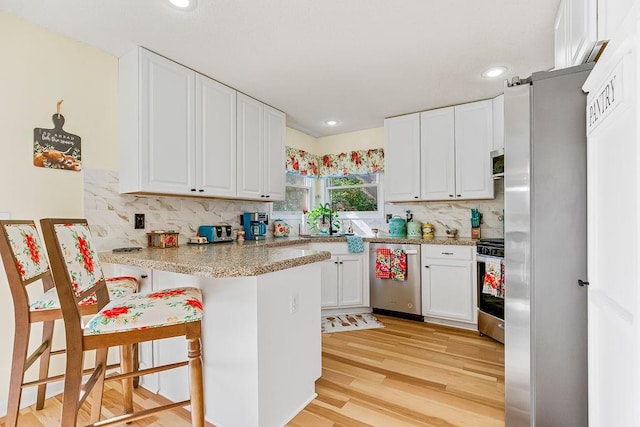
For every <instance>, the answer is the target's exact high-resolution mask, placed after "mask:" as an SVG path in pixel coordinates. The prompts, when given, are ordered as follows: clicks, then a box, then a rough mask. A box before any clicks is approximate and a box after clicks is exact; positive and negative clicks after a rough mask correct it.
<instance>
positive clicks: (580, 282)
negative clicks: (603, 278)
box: [578, 279, 589, 286]
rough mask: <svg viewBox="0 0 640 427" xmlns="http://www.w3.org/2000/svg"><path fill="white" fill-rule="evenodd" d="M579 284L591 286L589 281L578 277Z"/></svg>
mask: <svg viewBox="0 0 640 427" xmlns="http://www.w3.org/2000/svg"><path fill="white" fill-rule="evenodd" d="M578 286H589V282H585V281H584V280H582V279H578Z"/></svg>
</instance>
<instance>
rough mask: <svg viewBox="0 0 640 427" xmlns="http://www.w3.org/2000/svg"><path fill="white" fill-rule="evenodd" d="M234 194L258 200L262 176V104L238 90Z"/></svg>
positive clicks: (261, 194) (260, 192)
mask: <svg viewBox="0 0 640 427" xmlns="http://www.w3.org/2000/svg"><path fill="white" fill-rule="evenodd" d="M237 109H238V116H237V121H238V127H237V129H238V131H237V132H238V133H237V144H238V175H237V176H238V197H246V198H253V199H259V198H260V196H264V194H263V193H262V177H263V176H264V157H265V156H264V152H263V151H262V150H263V148H264V144H263V138H264V134H263V131H264V104H263V103H262V102H260V101H257V100H255V99H253V98H250V97H248V96H246V95H244V94H242V93H238V100H237Z"/></svg>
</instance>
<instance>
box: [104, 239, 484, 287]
mask: <svg viewBox="0 0 640 427" xmlns="http://www.w3.org/2000/svg"><path fill="white" fill-rule="evenodd" d="M363 240H364V241H365V242H370V243H396V244H397V243H401V244H430V245H461V246H475V244H476V241H475V240H472V239H465V238H462V239H449V238H446V237H445V238H435V239H433V240H423V239H407V238H396V237H373V236H363ZM314 242H318V243H320V242H324V243H329V242H346V237H344V236H322V237H311V238H309V237H298V236H292V237H269V238H266V239H265V240H258V241H245V242H229V243H217V244H207V245H183V246H180V247H178V248H166V249H158V248H144V249H142V250H141V251H139V252H125V253H112V252H101V253H100V260H101V261H102V262H108V263H113V264H124V265H133V266H136V267H142V268H150V269H158V270H164V271H171V272H175V273H183V274H192V275H195V276H206V277H246V276H258V275H260V274H266V273H271V272H274V271H278V270H285V269H287V268H293V267H297V266H300V265H305V264H311V263H314V262H318V261H324V260H327V259H329V258H331V254H330V253H329V252H319V251H310V250H304V249H300V248H296V245H303V244H307V243H314Z"/></svg>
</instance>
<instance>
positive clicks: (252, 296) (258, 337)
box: [100, 242, 330, 427]
mask: <svg viewBox="0 0 640 427" xmlns="http://www.w3.org/2000/svg"><path fill="white" fill-rule="evenodd" d="M291 243H293V242H291ZM100 258H101V260H102V261H103V262H104V263H105V270H107V271H108V273H109V274H112V273H116V274H135V275H136V276H138V277H142V278H143V280H142V284H141V291H143V292H149V291H152V290H153V291H155V290H161V289H165V288H171V287H176V286H195V287H198V288H200V289H201V290H202V293H203V299H204V318H203V324H202V328H203V329H202V341H203V342H202V347H203V362H204V382H205V417H206V419H207V421H209V422H211V423H213V424H215V425H217V426H221V427H233V426H243V427H244V426H261V427H262V426H267V427H268V426H281V425H284V424H286V422H287V421H289V420H290V419H291V418H293V417H294V416H295V415H296V414H297V413H298V412H299V411H300V410H302V409H303V408H304V407H305V406H306V405H307V404H308V403H309V402H311V401H312V400H313V399H314V398H315V396H316V393H315V381H316V380H317V379H318V378H319V377H320V375H321V332H320V275H321V274H320V264H319V263H318V262H319V261H323V260H326V259H329V258H330V254H329V253H328V252H317V251H309V250H305V249H301V248H296V246H289V247H278V246H273V245H268V244H261V245H256V244H253V243H251V242H247V243H246V244H238V243H231V244H224V245H202V246H196V245H189V246H182V247H178V248H169V249H154V248H147V249H142V250H141V251H139V252H133V253H111V252H108V253H106V252H105V253H101V254H100ZM186 350H187V346H186V344H185V343H184V342H183V340H179V339H171V340H164V341H159V342H153V343H147V344H145V345H144V346H143V347H142V348H141V350H140V365H141V367H142V368H146V367H151V366H154V365H159V364H164V363H172V362H177V361H180V360H184V359H185V358H186ZM181 369H186V368H180V369H178V370H174V371H175V372H166V373H161V374H152V375H150V376H148V377H144V378H143V380H142V385H143V386H144V387H146V388H148V389H150V390H151V391H154V392H158V393H160V394H161V395H164V396H165V397H167V398H169V399H171V400H174V401H177V400H181V399H184V398H185V397H186V396H188V390H189V389H188V383H187V381H188V375H187V374H186V371H184V370H183V371H181Z"/></svg>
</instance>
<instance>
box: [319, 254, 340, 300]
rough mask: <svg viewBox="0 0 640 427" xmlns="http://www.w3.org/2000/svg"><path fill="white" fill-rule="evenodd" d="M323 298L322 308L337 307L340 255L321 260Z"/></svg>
mask: <svg viewBox="0 0 640 427" xmlns="http://www.w3.org/2000/svg"><path fill="white" fill-rule="evenodd" d="M320 274H321V280H320V284H321V298H320V301H321V303H320V305H321V306H322V308H327V307H337V306H338V305H339V304H338V280H339V277H338V257H335V256H333V257H331V259H328V260H325V261H322V262H321V273H320Z"/></svg>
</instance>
